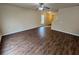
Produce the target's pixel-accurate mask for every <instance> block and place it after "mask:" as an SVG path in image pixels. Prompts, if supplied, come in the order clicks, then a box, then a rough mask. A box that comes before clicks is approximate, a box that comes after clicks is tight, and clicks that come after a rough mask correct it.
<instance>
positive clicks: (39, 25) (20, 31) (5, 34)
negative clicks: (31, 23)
mask: <svg viewBox="0 0 79 59" xmlns="http://www.w3.org/2000/svg"><path fill="white" fill-rule="evenodd" d="M38 27H41V25H39V26H36V27H32V28H29V29H24V30H22V31H26V30H31V29H34V28H38ZM22 31H17V32H13V33H7V34H3V35H2V36H5V35H11V34H15V33H19V32H22Z"/></svg>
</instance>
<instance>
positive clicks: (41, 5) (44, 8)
mask: <svg viewBox="0 0 79 59" xmlns="http://www.w3.org/2000/svg"><path fill="white" fill-rule="evenodd" d="M38 9H39V10H40V11H43V10H46V9H50V8H49V7H47V6H46V5H45V4H44V3H39V8H38Z"/></svg>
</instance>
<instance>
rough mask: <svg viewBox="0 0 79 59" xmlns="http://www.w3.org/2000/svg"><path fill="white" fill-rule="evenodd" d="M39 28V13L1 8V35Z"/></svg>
mask: <svg viewBox="0 0 79 59" xmlns="http://www.w3.org/2000/svg"><path fill="white" fill-rule="evenodd" d="M39 26H40V12H39V11H36V10H31V9H24V8H19V7H16V6H9V5H4V6H2V33H3V35H6V34H11V33H15V32H20V31H24V30H28V29H32V28H35V27H39Z"/></svg>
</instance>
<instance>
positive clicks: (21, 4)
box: [10, 3, 79, 9]
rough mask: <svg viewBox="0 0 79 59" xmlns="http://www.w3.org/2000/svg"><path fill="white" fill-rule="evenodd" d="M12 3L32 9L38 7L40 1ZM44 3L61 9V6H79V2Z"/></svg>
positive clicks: (52, 7)
mask: <svg viewBox="0 0 79 59" xmlns="http://www.w3.org/2000/svg"><path fill="white" fill-rule="evenodd" d="M10 4H11V5H15V6H18V7H23V8H30V9H36V8H38V7H39V3H10ZM44 5H45V6H47V7H50V8H51V9H60V8H67V7H73V6H78V5H79V3H45V4H44Z"/></svg>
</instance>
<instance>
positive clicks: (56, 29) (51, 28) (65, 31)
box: [51, 28, 79, 36]
mask: <svg viewBox="0 0 79 59" xmlns="http://www.w3.org/2000/svg"><path fill="white" fill-rule="evenodd" d="M51 29H52V28H51ZM52 30H56V31H60V32H64V33H67V34H71V35H75V36H79V35H78V34H75V33H70V32H66V31H62V30H58V29H52Z"/></svg>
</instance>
